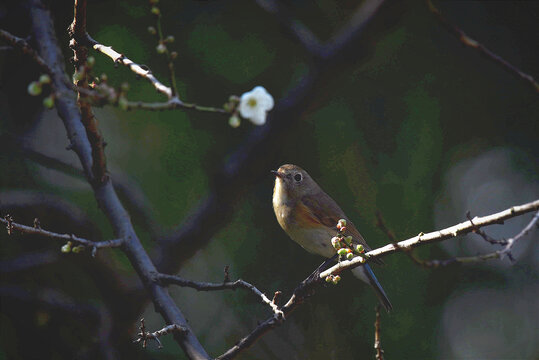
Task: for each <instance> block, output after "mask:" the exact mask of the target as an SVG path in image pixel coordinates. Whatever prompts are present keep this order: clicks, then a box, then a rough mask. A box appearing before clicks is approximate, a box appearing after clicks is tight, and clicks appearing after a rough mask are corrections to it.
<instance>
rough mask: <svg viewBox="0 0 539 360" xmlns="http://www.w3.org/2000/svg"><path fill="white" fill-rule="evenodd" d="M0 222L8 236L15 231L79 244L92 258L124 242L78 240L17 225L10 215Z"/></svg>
mask: <svg viewBox="0 0 539 360" xmlns="http://www.w3.org/2000/svg"><path fill="white" fill-rule="evenodd" d="M0 222H1V223H3V224H5V225H6V227H7V231H8V234H9V235H12V234H13V231H14V230H17V231H20V232H22V233H24V234H29V235H41V236H44V237H48V238H51V239H58V240H62V241H65V242H68V241H71V242H74V243H77V244H81V245H84V246H85V247H88V248H90V249H92V256H94V255H95V251H96V250H97V249H103V248H113V247H120V246H122V245H123V243H124V242H125V239H123V238H120V239H113V240H105V241H92V240H87V239H83V238H80V237H78V236H75V235H73V234H59V233H55V232H52V231H48V230H44V229H42V228H41V227H32V226H26V225H22V224H18V223H16V222H13V218H11V216H10V215H6V216H4V218H0Z"/></svg>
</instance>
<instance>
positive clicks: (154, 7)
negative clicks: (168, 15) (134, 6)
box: [151, 6, 161, 15]
mask: <svg viewBox="0 0 539 360" xmlns="http://www.w3.org/2000/svg"><path fill="white" fill-rule="evenodd" d="M151 12H152V14H154V15H159V14H161V10H159V8H158V7H157V6H152V10H151Z"/></svg>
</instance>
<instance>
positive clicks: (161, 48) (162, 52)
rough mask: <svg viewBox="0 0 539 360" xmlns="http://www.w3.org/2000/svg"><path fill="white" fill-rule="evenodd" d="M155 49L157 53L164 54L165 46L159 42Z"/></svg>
mask: <svg viewBox="0 0 539 360" xmlns="http://www.w3.org/2000/svg"><path fill="white" fill-rule="evenodd" d="M155 49H156V50H157V53H158V54H164V53H165V52H166V51H167V47H166V46H165V44H163V43H160V44H159V45H157V47H156V48H155Z"/></svg>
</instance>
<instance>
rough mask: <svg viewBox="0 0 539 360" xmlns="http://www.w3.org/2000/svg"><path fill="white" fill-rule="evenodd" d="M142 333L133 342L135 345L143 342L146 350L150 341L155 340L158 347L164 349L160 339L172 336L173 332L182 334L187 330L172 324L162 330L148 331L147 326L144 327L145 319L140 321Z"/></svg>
mask: <svg viewBox="0 0 539 360" xmlns="http://www.w3.org/2000/svg"><path fill="white" fill-rule="evenodd" d="M139 329H140V332H139V333H138V334H137V337H138V338H137V339H136V340H134V341H133V343H135V344H138V343H140V342H142V347H143V348H146V345H147V342H148V340H155V341H156V342H157V346H158V347H159V348H160V349H161V348H163V344H161V341H159V337H161V336H163V335H166V334H170V333H172V332H178V333H182V332H185V331H186V329H185V328H184V327H183V326H180V325H176V324H172V325H167V326H165V327H164V328H162V329H161V330H157V331H154V332H149V331H146V326H145V325H144V318H142V319H140V327H139Z"/></svg>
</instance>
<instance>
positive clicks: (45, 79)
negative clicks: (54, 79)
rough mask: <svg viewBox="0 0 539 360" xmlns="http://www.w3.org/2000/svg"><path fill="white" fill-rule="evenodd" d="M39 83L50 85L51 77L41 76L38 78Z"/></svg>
mask: <svg viewBox="0 0 539 360" xmlns="http://www.w3.org/2000/svg"><path fill="white" fill-rule="evenodd" d="M39 82H40V83H41V84H50V83H51V77H50V76H49V75H47V74H41V76H40V77H39Z"/></svg>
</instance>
